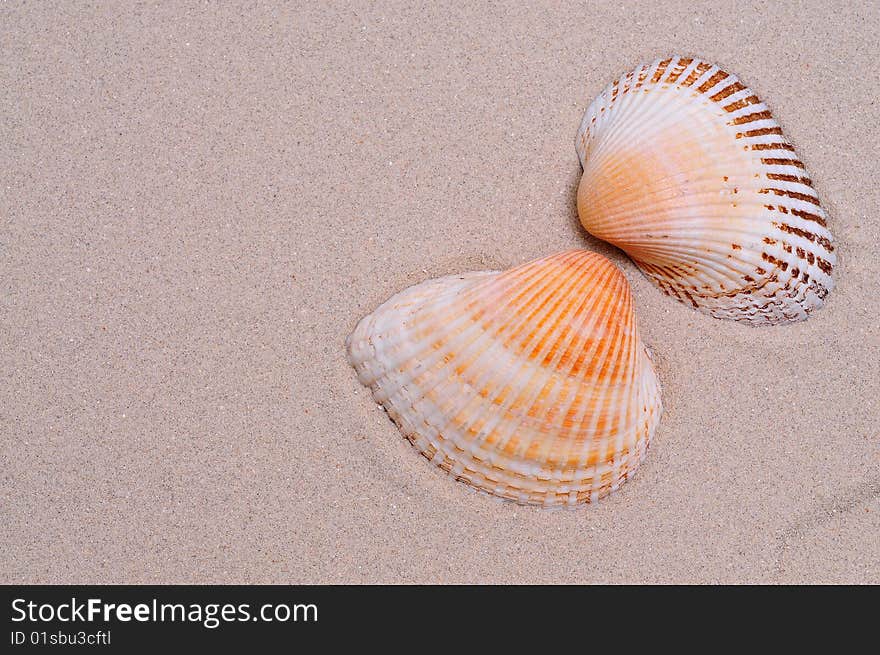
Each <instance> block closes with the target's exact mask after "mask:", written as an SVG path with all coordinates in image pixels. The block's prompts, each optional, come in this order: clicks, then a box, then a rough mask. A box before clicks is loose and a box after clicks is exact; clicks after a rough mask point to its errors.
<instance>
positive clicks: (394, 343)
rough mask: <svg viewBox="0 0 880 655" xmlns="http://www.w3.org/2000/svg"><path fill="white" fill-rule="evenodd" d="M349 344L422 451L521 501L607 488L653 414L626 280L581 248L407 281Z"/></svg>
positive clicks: (624, 469)
mask: <svg viewBox="0 0 880 655" xmlns="http://www.w3.org/2000/svg"><path fill="white" fill-rule="evenodd" d="M347 345H348V353H349V361H350V362H351V364H352V365H353V366H354V368H355V370H356V371H357V375H358V378H359V379H360V381H361V382H362V383H363V384H364V385H366V386H367V387H369V388H370V389H371V390H372V392H373V397H374V398H375V400H376V401H377V402H378V403H380V404H381V405H382V406H383V407H384V408H385V409H386V410H387V411H388V414H389V415H390V416H391V418H392V419H393V420H394V421H395V423H397V425H398V427H399V428H400V430H401V431H402V432H403V434H404V435H405V436H406V438H407V439H408V440H409V441H410V442H411V443H412V444H413V445H414V446H415V447H416V448H417V449H418V451H419V452H420V453H421V454H422V455H424V456H425V457H426V458H427V459H428V460H430V461H431V462H432V463H433V464H435V465H436V466H438V467H440V468H441V469H443V470H444V471H447V472H448V473H449V474H450V475H452V476H454V477H455V479H456V480H460V481H462V482H465V483H467V484H469V485H471V486H473V487H475V488H477V489H478V490H480V491H483V492H486V493H489V494H493V495H496V496H500V497H501V498H506V499H510V500H513V501H516V502H519V503H523V504H526V503H528V504H537V505H576V504H578V503H585V502H591V501H595V500H597V499H599V498H601V497H603V496H605V495H606V494H608V493H610V492H611V491H613V490H614V489H616V488H617V487H618V486H619V485H620V484H621V483H622V482H623V481H624V480H626V479H628V478H629V477H630V476H631V475H632V474H633V471H634V470H635V468H636V466H637V465H638V464H639V462H641V460H642V458H643V457H644V455H645V452H646V450H647V448H648V444H649V442H650V440H651V437H652V436H653V434H654V431H655V429H656V428H657V424H658V422H659V420H660V413H661V403H660V387H659V383H658V380H657V376H656V374H655V373H654V368H653V366H652V363H651V359H650V356H649V354H648V351H647V349H646V348H645V346H644V345H643V344H642V342H641V340H640V338H639V333H638V330H637V328H636V322H635V316H634V314H633V307H632V296H631V294H630V289H629V284H628V282H627V281H626V278H625V277H624V276H623V274H622V273H621V272H620V270H619V269H618V268H617V267H616V266H614V264H612V263H611V262H610V261H608V260H607V259H605V258H604V257H602V256H601V255H597V254H595V253H591V252H587V251H584V250H575V251H568V252H564V253H560V254H558V255H554V256H551V257H546V258H544V259H539V260H536V261H533V262H531V263H528V264H524V265H522V266H518V267H516V268H513V269H511V270H508V271H505V272H500V273H499V272H480V273H466V274H463V275H452V276H449V277H444V278H440V279H436V280H430V281H428V282H423V283H422V284H418V285H416V286H413V287H410V288H409V289H406V290H404V291H402V292H401V293H399V294H397V295H396V296H393V297H392V298H391V299H390V300H388V301H387V302H385V303H384V304H383V305H381V306H380V307H379V308H378V309H377V310H376V311H374V312H373V313H372V314H370V315H368V316H367V317H365V318H364V319H362V320H361V321H360V323H359V324H358V326H357V328H356V329H355V330H354V332H353V333H352V334H351V336H350V337H349V338H348V342H347Z"/></svg>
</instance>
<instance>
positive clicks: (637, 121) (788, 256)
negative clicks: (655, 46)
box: [576, 57, 836, 325]
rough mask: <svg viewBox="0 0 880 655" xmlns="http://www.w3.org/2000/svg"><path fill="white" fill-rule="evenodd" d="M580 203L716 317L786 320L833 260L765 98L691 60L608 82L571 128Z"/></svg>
mask: <svg viewBox="0 0 880 655" xmlns="http://www.w3.org/2000/svg"><path fill="white" fill-rule="evenodd" d="M576 147H577V152H578V156H579V157H580V160H581V165H582V166H583V176H582V178H581V182H580V186H579V188H578V213H579V214H580V219H581V222H582V223H583V225H584V227H585V228H586V229H587V230H588V231H589V232H590V233H591V234H593V235H595V236H596V237H598V238H600V239H604V240H605V241H608V242H610V243H613V244H614V245H616V246H618V247H620V248H622V249H623V250H625V251H626V252H627V253H628V254H629V255H630V257H632V258H633V260H635V262H636V263H637V264H638V265H639V267H640V268H641V269H642V271H644V272H645V273H646V274H647V275H648V276H649V277H650V278H651V279H652V280H653V281H654V282H655V283H656V284H657V285H658V286H659V287H660V288H661V289H662V290H663V291H664V292H666V293H667V294H669V295H671V296H674V297H676V298H678V299H679V300H681V301H683V302H686V303H688V304H692V305H693V306H694V307H696V308H697V309H699V310H701V311H704V312H707V313H709V314H711V315H712V316H716V317H719V318H730V319H734V320H738V321H745V322H748V323H752V324H755V325H761V324H765V325H766V324H774V323H782V322H786V321H796V320H800V319H804V318H806V317H807V315H808V314H809V312H810V311H812V310H814V309H816V308H818V307H821V306H822V304H823V303H824V300H825V296H827V295H828V292H829V291H831V289H832V287H833V282H832V279H831V271H832V268H833V267H834V265H835V262H836V256H835V253H834V246H833V245H832V237H831V233H830V232H829V231H828V228H827V227H826V214H825V211H824V210H823V209H822V207H821V206H820V204H819V198H818V195H817V194H816V190H815V189H814V188H813V185H812V182H811V181H810V179H809V176H808V175H807V173H806V171H805V169H804V165H803V163H801V161H800V159H799V158H798V156H797V154H795V151H794V148H793V147H792V145H791V143H789V141H788V140H787V139H786V138H785V136H784V135H783V134H782V130H781V129H780V127H779V124H778V123H777V122H776V121H775V120H774V119H773V117H772V116H771V114H770V110H769V109H768V108H767V106H766V105H765V104H764V103H763V102H761V101H760V100H759V99H758V97H757V96H756V95H755V94H754V93H753V92H752V91H751V90H749V89H748V88H747V87H746V86H745V85H744V84H742V82H740V81H739V80H738V79H737V78H736V77H735V76H734V75H731V74H729V73H726V72H724V71H722V70H721V69H720V68H718V67H717V66H713V65H711V64H708V63H706V62H703V61H700V60H698V59H691V58H688V57H671V58H669V59H663V60H658V61H655V62H654V63H652V64H649V65H647V66H642V67H640V68H638V69H636V70H634V71H632V72H631V73H628V74H627V75H624V76H623V77H621V78H620V79H618V80H617V81H616V82H614V83H613V84H611V85H610V86H609V87H608V88H607V89H605V91H603V92H602V94H601V95H599V97H598V98H596V99H595V100H594V101H593V103H592V104H591V105H590V107H589V108H588V109H587V111H586V114H585V116H584V119H583V122H582V124H581V127H580V130H579V131H578V135H577V143H576Z"/></svg>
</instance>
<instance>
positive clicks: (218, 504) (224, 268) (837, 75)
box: [0, 0, 880, 583]
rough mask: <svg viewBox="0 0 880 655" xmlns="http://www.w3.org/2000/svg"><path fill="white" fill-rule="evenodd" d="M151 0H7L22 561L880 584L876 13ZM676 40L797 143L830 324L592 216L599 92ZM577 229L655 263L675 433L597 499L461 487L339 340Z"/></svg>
mask: <svg viewBox="0 0 880 655" xmlns="http://www.w3.org/2000/svg"><path fill="white" fill-rule="evenodd" d="M153 4H154V3H151V4H150V6H146V5H137V6H132V5H128V4H127V3H119V4H118V5H116V6H115V7H105V8H95V7H86V6H79V7H75V6H73V4H72V3H63V4H60V5H56V6H50V5H49V3H31V4H28V5H23V4H19V3H13V2H9V3H3V6H2V7H0V51H2V52H3V57H2V58H0V103H2V104H0V106H2V121H0V217H2V229H0V281H2V293H0V300H2V311H0V371H2V384H0V432H2V439H0V448H2V456H0V457H2V477H0V498H2V506H3V512H2V514H3V520H2V521H0V574H2V575H0V577H2V581H3V582H13V583H15V582H25V583H84V582H92V583H147V582H181V583H182V582H226V583H261V582H262V583H269V582H272V583H299V582H313V583H326V582H356V583H360V582H362V583H374V582H546V583H550V582H875V583H876V582H880V563H878V562H880V428H878V419H880V408H878V407H880V400H878V398H880V230H878V227H880V201H878V193H877V180H878V179H880V164H878V156H877V144H878V142H880V107H878V96H880V78H878V75H877V62H878V60H880V45H878V40H877V34H878V32H880V9H878V6H877V4H876V3H873V2H856V3H825V2H805V3H797V4H796V3H764V2H754V3H749V2H729V3H726V2H709V3H698V2H693V1H691V0H688V1H686V2H685V1H680V0H675V1H672V2H663V3H650V6H647V5H648V3H644V4H643V3H622V2H619V1H614V2H602V3H590V6H589V7H582V8H577V7H575V6H572V5H563V4H561V3H558V4H557V3H548V5H549V4H552V5H553V7H550V6H548V7H547V8H524V7H519V8H517V7H507V8H505V7H502V6H493V7H492V8H486V7H482V6H472V5H470V4H467V3H457V4H456V5H455V6H454V7H447V8H443V9H438V8H432V7H431V6H430V5H426V6H423V7H416V8H407V7H406V6H405V5H404V4H400V5H396V6H391V5H388V4H387V3H378V4H376V5H366V4H363V5H359V7H358V6H356V7H354V8H352V7H345V6H344V5H339V6H338V7H337V8H327V7H326V6H324V5H323V3H314V6H312V7H311V8H306V7H300V8H295V7H288V8H286V9H278V8H275V7H274V6H272V5H274V4H275V3H265V5H266V6H263V7H260V6H251V5H248V6H247V8H238V7H232V6H229V5H225V4H224V5H223V6H209V7H204V6H202V5H198V6H196V5H195V4H193V5H186V6H185V5H183V4H182V3H170V2H169V3H161V4H160V6H159V7H155V6H153ZM303 4H305V3H303ZM477 4H479V5H482V4H483V3H477ZM667 54H684V55H698V56H700V57H703V58H705V59H708V60H710V61H714V62H716V63H718V64H719V65H722V66H724V67H725V68H727V69H728V70H730V71H731V72H734V73H736V74H738V75H739V76H740V77H741V78H742V79H743V80H744V81H745V82H746V83H747V84H749V85H750V86H751V87H752V88H753V89H754V90H755V91H756V92H757V93H758V94H759V95H760V96H761V98H762V99H763V100H765V101H766V102H767V103H768V104H769V105H770V107H771V108H772V109H773V110H774V114H775V115H776V117H777V118H778V120H779V121H780V123H781V124H782V126H783V128H784V129H785V131H786V134H787V136H788V137H789V138H790V139H791V140H792V142H793V143H794V144H795V145H796V146H797V148H798V152H799V154H800V155H801V157H802V158H803V160H804V161H805V162H806V164H807V168H808V170H809V171H810V174H811V176H812V178H813V180H814V181H815V185H816V187H817V188H818V190H819V193H820V195H821V197H822V198H823V202H824V205H825V207H826V208H827V210H828V212H829V215H830V227H831V229H832V231H833V233H834V235H835V239H836V244H837V248H838V253H839V256H840V258H839V266H838V267H837V269H836V271H835V279H836V283H837V288H836V290H835V291H834V292H833V293H832V294H831V295H830V296H829V299H828V300H829V302H828V304H827V306H826V307H825V308H824V309H822V310H820V311H818V312H817V313H815V315H814V316H813V317H812V318H810V320H808V321H806V322H802V323H798V324H795V325H788V326H782V327H774V328H767V329H756V328H750V327H748V326H746V325H742V324H737V323H733V322H726V321H721V320H716V319H713V318H710V317H708V316H705V315H703V314H699V313H697V312H695V311H694V310H693V309H691V308H689V307H687V306H685V305H683V304H680V303H677V302H675V301H673V300H672V299H670V298H668V297H666V296H664V295H663V294H662V293H661V292H660V291H659V290H658V289H657V288H655V287H654V286H653V285H652V284H651V283H650V282H649V281H648V280H647V279H646V278H645V277H644V276H643V275H642V274H641V273H639V271H638V270H637V269H636V268H635V266H634V265H633V264H632V263H631V262H630V261H629V260H628V259H627V258H626V256H625V255H624V254H623V253H621V252H620V251H617V250H615V249H613V248H611V247H610V246H607V245H605V244H603V243H600V242H598V241H596V240H594V239H592V238H590V237H589V236H588V235H586V233H585V232H584V231H583V230H582V229H581V228H580V226H579V224H578V221H577V216H576V208H575V188H576V184H577V181H578V179H579V173H580V169H579V165H578V161H577V156H576V154H575V149H574V137H575V132H576V131H577V128H578V125H579V122H580V120H581V116H582V113H583V111H584V109H585V108H586V106H587V104H588V103H589V101H590V100H591V99H592V98H593V97H594V96H595V95H596V94H597V93H598V92H599V91H601V90H602V88H604V86H605V85H606V84H607V83H608V82H610V81H611V80H613V79H614V77H615V76H616V75H618V74H620V73H623V72H626V71H627V70H630V69H631V68H632V67H634V66H635V65H637V64H639V63H642V62H647V61H651V60H653V59H654V58H656V57H658V56H663V55H667ZM572 247H583V248H588V249H591V250H595V251H598V252H601V253H603V254H605V255H607V256H608V257H610V258H611V259H612V260H613V261H614V262H615V263H617V264H618V265H619V266H620V267H621V268H622V269H623V270H624V272H625V274H626V276H627V278H628V279H629V280H630V282H631V284H632V287H633V292H634V295H635V299H636V309H637V312H638V318H639V324H640V327H641V331H642V336H643V338H644V340H645V341H646V343H647V344H648V345H649V346H650V347H651V348H652V350H653V352H654V353H655V355H656V360H657V362H658V372H659V375H660V378H661V381H662V385H663V400H664V405H665V408H666V409H665V414H664V416H663V420H662V422H661V425H660V428H659V430H658V432H657V435H656V439H655V441H654V443H653V445H652V447H651V450H650V452H649V453H648V457H647V458H646V460H645V462H644V464H643V465H642V467H641V468H640V470H639V472H638V474H637V475H636V477H635V479H633V480H632V481H630V482H628V483H627V484H625V485H624V486H623V487H622V488H621V489H620V490H619V491H618V492H617V493H615V494H612V495H611V496H610V497H609V498H607V499H605V500H604V501H602V502H600V503H598V504H596V505H592V506H584V507H581V508H579V509H577V510H574V511H546V510H541V509H535V508H527V507H520V506H517V505H514V504H507V503H502V502H500V501H495V500H492V499H490V498H487V497H485V496H480V495H478V494H474V493H471V492H469V491H468V489H467V488H466V487H465V486H464V485H461V484H457V483H455V482H454V481H453V480H452V479H451V478H449V477H447V476H445V475H444V474H442V473H441V472H439V471H438V470H436V469H434V468H433V467H432V466H430V464H429V463H428V462H427V461H426V460H424V459H422V458H421V457H420V456H419V455H418V454H417V453H416V451H415V450H414V449H413V448H412V447H411V446H410V445H409V444H408V443H407V442H406V441H405V440H404V439H403V438H402V437H401V435H400V433H399V432H398V430H397V428H396V427H395V426H394V425H393V424H392V423H391V421H390V420H389V419H388V417H387V416H386V415H385V413H384V412H383V411H382V409H381V408H380V407H379V406H377V405H376V404H375V403H374V402H373V400H372V399H371V397H370V393H369V391H368V390H367V389H365V388H363V387H362V386H361V385H360V384H359V383H358V381H357V379H356V377H355V375H354V372H353V370H352V369H351V368H350V367H349V365H348V364H347V362H346V355H345V350H344V340H345V337H346V335H347V334H348V333H349V332H350V331H351V330H352V329H353V327H354V325H355V324H356V322H357V320H358V319H360V318H361V317H362V316H363V315H364V314H366V313H368V312H370V311H372V310H373V309H374V308H375V307H376V306H377V305H378V304H379V303H381V302H383V301H384V300H385V299H387V298H388V297H389V296H391V295H392V294H393V293H396V292H397V291H400V290H401V289H403V288H404V287H406V286H408V285H411V284H414V283H417V282H420V281H422V280H425V279H427V278H429V277H434V276H439V275H446V274H451V273H457V272H461V271H465V270H477V269H501V268H506V267H509V266H513V265H516V264H520V263H523V262H526V261H529V260H531V259H534V258H536V257H539V256H543V255H548V254H551V253H554V252H557V251H561V250H565V249H569V248H572Z"/></svg>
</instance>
